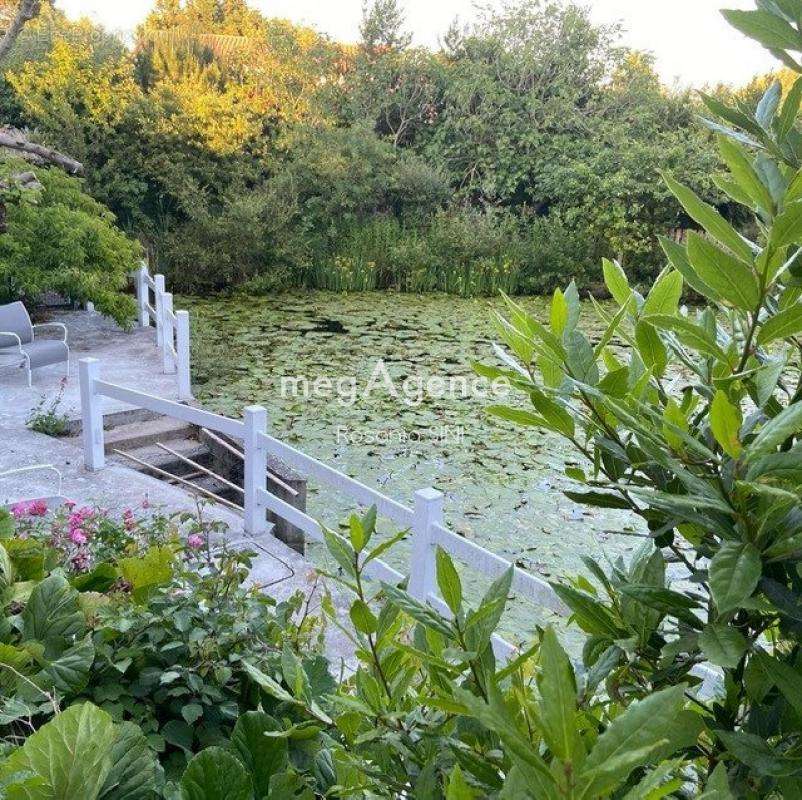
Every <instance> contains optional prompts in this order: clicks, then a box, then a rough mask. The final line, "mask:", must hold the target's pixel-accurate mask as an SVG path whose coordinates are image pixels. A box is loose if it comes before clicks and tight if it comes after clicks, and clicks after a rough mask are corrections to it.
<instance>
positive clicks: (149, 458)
mask: <svg viewBox="0 0 802 800" xmlns="http://www.w3.org/2000/svg"><path fill="white" fill-rule="evenodd" d="M159 441H162V440H161V439H160V440H159ZM162 443H163V444H164V445H165V446H167V447H169V448H170V449H171V450H174V451H175V452H176V453H179V454H180V455H182V456H184V457H185V458H189V459H191V460H192V461H194V462H196V463H197V464H200V465H201V466H203V467H209V466H211V463H212V454H211V453H210V452H209V449H208V448H207V447H205V446H204V445H202V444H201V443H200V442H198V441H197V440H196V439H175V440H173V439H170V440H167V441H162ZM117 449H118V450H124V451H125V452H126V453H130V454H131V455H132V456H134V457H135V458H138V459H139V460H140V461H146V462H147V463H148V464H152V465H153V466H155V467H158V468H159V469H163V470H165V471H167V472H169V473H170V474H172V475H181V476H184V475H188V474H190V473H193V472H197V469H196V468H195V467H193V466H192V465H191V464H187V463H186V461H184V460H182V459H180V458H177V457H176V456H174V455H172V453H168V452H167V451H165V450H162V449H161V447H158V446H157V445H155V444H149V445H146V446H144V447H136V448H134V449H130V448H129V447H127V446H125V447H118V448H117ZM127 465H128V466H130V467H132V468H135V469H139V470H140V471H145V468H144V467H137V465H136V464H134V462H130V461H129V462H127Z"/></svg>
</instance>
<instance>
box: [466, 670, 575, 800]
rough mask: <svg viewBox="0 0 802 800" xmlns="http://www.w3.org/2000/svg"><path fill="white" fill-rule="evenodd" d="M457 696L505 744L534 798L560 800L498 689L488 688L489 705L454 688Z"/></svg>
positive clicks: (547, 772) (547, 769) (553, 780)
mask: <svg viewBox="0 0 802 800" xmlns="http://www.w3.org/2000/svg"><path fill="white" fill-rule="evenodd" d="M454 695H455V697H456V698H457V700H459V701H460V702H461V703H462V704H463V705H465V706H466V707H467V708H468V709H469V710H470V713H471V714H472V715H473V716H474V717H476V718H477V719H478V720H479V721H480V722H481V723H482V724H484V725H485V727H487V728H488V729H489V730H492V731H493V732H494V733H495V734H496V735H497V736H498V737H499V738H500V739H501V741H502V742H503V743H504V744H505V746H506V748H507V751H508V752H509V754H510V756H511V757H512V761H513V764H514V765H515V766H516V767H517V768H518V769H519V770H520V771H521V772H522V773H524V775H525V776H526V780H527V781H528V785H529V786H530V787H531V790H532V795H533V796H534V797H536V798H538V800H557V798H558V797H560V796H562V795H561V793H559V792H558V789H557V785H556V783H555V778H554V775H553V774H552V773H551V771H550V770H549V768H548V766H547V765H546V763H545V761H544V760H543V759H542V757H541V756H540V754H539V753H538V752H537V749H536V748H535V747H533V746H532V742H531V741H530V739H529V738H528V737H527V736H526V735H524V733H523V732H522V731H521V730H520V729H519V728H518V727H516V723H515V717H514V716H513V715H512V714H511V713H510V711H509V709H508V708H507V707H506V706H505V705H504V702H503V700H502V698H501V696H500V694H499V692H498V689H496V688H495V687H494V686H493V685H492V684H491V685H490V686H489V687H488V701H487V702H486V703H485V702H484V701H482V700H480V699H479V698H478V697H476V696H475V695H473V694H471V693H470V692H468V691H466V690H464V689H461V688H459V687H457V688H455V690H454Z"/></svg>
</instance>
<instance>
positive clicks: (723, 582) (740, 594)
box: [710, 542, 763, 614]
mask: <svg viewBox="0 0 802 800" xmlns="http://www.w3.org/2000/svg"><path fill="white" fill-rule="evenodd" d="M762 570H763V566H762V564H761V560H760V551H759V550H758V549H757V548H756V547H755V546H754V545H753V544H749V543H748V542H724V543H723V544H722V545H721V547H720V548H719V550H718V552H717V553H716V554H715V555H714V556H713V558H712V560H711V561H710V591H711V593H712V594H713V600H714V601H715V603H716V607H717V608H718V610H719V613H720V614H726V613H727V612H728V611H732V610H733V609H736V608H738V607H739V606H740V605H741V604H742V603H743V602H744V600H746V599H747V598H748V597H751V596H752V592H754V591H755V588H756V587H757V584H758V581H759V580H760V575H761V573H762Z"/></svg>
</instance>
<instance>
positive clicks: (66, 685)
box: [21, 636, 95, 695]
mask: <svg viewBox="0 0 802 800" xmlns="http://www.w3.org/2000/svg"><path fill="white" fill-rule="evenodd" d="M94 660H95V646H94V644H92V639H91V637H90V636H87V637H86V638H84V639H82V640H80V641H78V642H76V643H75V644H74V645H73V646H72V647H70V648H68V649H67V650H65V651H64V652H63V653H61V654H60V655H59V656H58V658H55V659H54V660H53V661H50V662H49V663H47V664H46V665H45V666H44V668H43V669H42V671H41V672H40V673H39V674H38V675H37V676H35V677H34V678H33V681H34V683H36V684H37V685H38V686H41V687H42V688H43V689H45V690H47V691H48V692H49V691H51V690H52V689H55V690H56V691H57V692H58V693H59V694H61V695H70V694H75V693H77V692H79V691H81V690H82V689H83V688H84V687H85V686H86V684H87V682H88V681H89V673H90V670H91V669H92V664H93V663H94ZM21 688H22V687H21Z"/></svg>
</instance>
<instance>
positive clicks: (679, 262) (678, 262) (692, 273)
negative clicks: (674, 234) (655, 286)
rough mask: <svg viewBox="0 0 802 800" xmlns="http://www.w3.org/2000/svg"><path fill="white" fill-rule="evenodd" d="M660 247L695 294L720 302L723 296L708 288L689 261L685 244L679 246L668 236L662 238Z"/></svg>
mask: <svg viewBox="0 0 802 800" xmlns="http://www.w3.org/2000/svg"><path fill="white" fill-rule="evenodd" d="M659 241H660V247H662V248H663V252H664V253H665V254H666V258H667V259H668V261H669V263H670V264H671V266H672V267H674V269H675V270H677V272H679V273H680V274H681V275H682V277H683V278H684V279H685V283H687V284H688V286H690V287H691V289H693V290H694V291H695V292H698V293H699V294H700V295H702V297H707V298H709V299H710V300H719V299H720V297H721V295H719V293H718V292H717V291H716V290H715V289H714V288H713V287H712V286H708V284H706V283H705V282H704V281H703V280H702V279H701V278H700V277H699V274H698V273H697V272H696V270H695V269H694V268H693V267H692V266H691V262H690V261H689V260H688V248H687V247H686V246H685V245H683V244H678V243H677V242H675V241H674V240H673V239H669V238H668V237H666V236H660V237H659Z"/></svg>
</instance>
